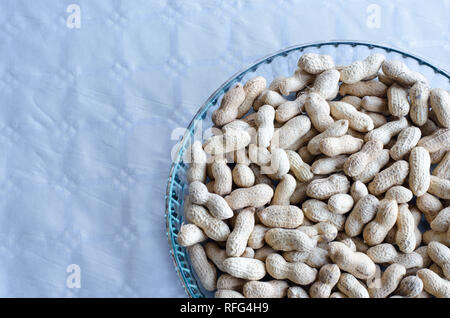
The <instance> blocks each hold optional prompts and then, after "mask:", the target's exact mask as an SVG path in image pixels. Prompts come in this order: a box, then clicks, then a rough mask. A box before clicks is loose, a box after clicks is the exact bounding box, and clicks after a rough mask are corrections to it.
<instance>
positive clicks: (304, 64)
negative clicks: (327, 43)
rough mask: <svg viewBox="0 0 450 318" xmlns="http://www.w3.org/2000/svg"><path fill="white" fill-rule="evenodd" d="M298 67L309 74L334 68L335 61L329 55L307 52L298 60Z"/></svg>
mask: <svg viewBox="0 0 450 318" xmlns="http://www.w3.org/2000/svg"><path fill="white" fill-rule="evenodd" d="M298 67H300V68H301V69H302V70H304V71H305V72H307V73H309V74H319V73H322V72H324V71H327V70H331V69H333V68H334V61H333V58H332V57H331V56H329V55H321V54H316V53H305V54H303V55H302V56H301V57H300V59H299V60H298Z"/></svg>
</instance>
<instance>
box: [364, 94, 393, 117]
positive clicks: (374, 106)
mask: <svg viewBox="0 0 450 318" xmlns="http://www.w3.org/2000/svg"><path fill="white" fill-rule="evenodd" d="M361 107H362V108H363V109H365V110H367V111H369V112H375V113H382V114H384V115H386V114H388V104H387V100H386V99H385V98H381V97H377V96H364V97H363V99H362V100H361Z"/></svg>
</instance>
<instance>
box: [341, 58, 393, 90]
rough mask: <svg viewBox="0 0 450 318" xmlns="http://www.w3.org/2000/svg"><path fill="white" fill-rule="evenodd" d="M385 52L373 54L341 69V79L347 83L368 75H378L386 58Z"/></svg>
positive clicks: (357, 80)
mask: <svg viewBox="0 0 450 318" xmlns="http://www.w3.org/2000/svg"><path fill="white" fill-rule="evenodd" d="M385 59H386V58H385V56H384V55H383V54H379V53H376V54H372V55H369V56H368V57H366V58H365V59H364V60H362V61H356V62H353V63H352V64H350V65H348V66H345V67H343V68H342V69H341V70H340V73H341V81H342V82H344V83H347V84H353V83H356V82H359V81H361V80H363V79H365V78H367V77H370V76H376V75H377V74H378V70H379V69H380V67H381V64H382V63H383V62H384V60H385Z"/></svg>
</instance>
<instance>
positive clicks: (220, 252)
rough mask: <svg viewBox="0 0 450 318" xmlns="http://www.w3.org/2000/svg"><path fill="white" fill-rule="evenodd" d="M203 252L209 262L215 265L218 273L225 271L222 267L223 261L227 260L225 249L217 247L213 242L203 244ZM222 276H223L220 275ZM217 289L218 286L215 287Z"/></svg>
mask: <svg viewBox="0 0 450 318" xmlns="http://www.w3.org/2000/svg"><path fill="white" fill-rule="evenodd" d="M205 252H206V256H208V258H209V259H210V260H211V262H213V263H214V265H216V267H217V268H218V269H219V270H220V271H222V272H223V271H225V269H224V267H223V261H224V260H225V259H227V257H228V256H227V252H226V250H225V249H222V248H220V246H219V245H217V244H216V243H213V242H208V243H206V244H205ZM222 276H223V275H222ZM217 288H218V289H220V287H219V286H217ZM223 289H233V288H223Z"/></svg>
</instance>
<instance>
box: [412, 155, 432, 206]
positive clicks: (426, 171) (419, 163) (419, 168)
mask: <svg viewBox="0 0 450 318" xmlns="http://www.w3.org/2000/svg"><path fill="white" fill-rule="evenodd" d="M430 164H431V163H430V154H429V153H428V151H427V150H426V149H425V148H423V147H415V148H414V149H412V150H411V154H410V155H409V170H410V171H409V188H410V189H411V191H412V192H413V193H414V194H415V195H416V196H418V197H420V196H422V195H424V194H425V193H426V192H427V190H428V188H429V187H430V180H431V178H430Z"/></svg>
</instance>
